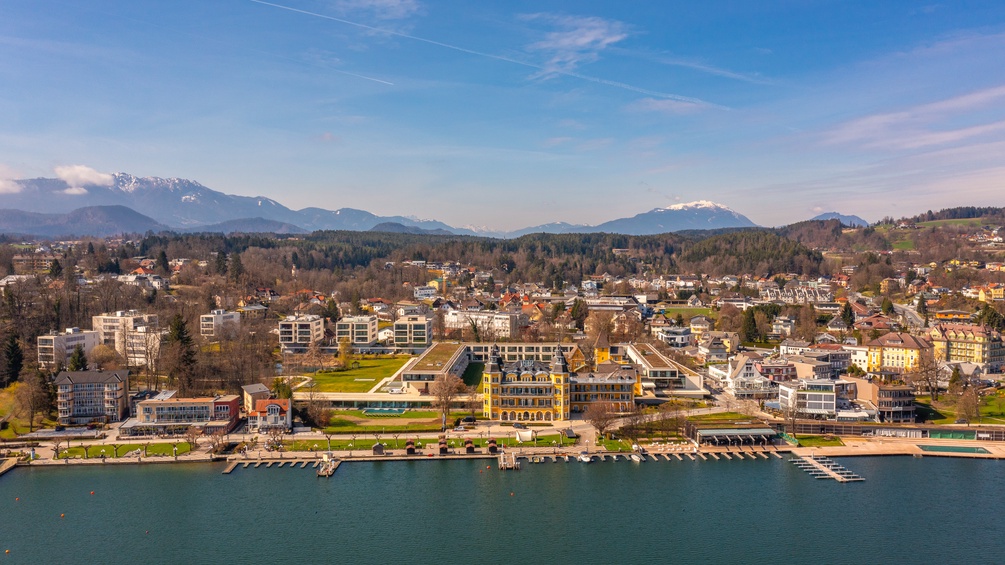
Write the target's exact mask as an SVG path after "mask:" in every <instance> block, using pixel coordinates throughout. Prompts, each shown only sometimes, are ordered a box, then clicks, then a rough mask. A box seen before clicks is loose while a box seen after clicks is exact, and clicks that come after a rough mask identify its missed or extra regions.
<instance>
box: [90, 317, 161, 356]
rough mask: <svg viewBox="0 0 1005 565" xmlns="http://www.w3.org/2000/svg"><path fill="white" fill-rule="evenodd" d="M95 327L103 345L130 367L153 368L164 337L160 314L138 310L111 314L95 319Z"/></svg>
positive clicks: (93, 324)
mask: <svg viewBox="0 0 1005 565" xmlns="http://www.w3.org/2000/svg"><path fill="white" fill-rule="evenodd" d="M91 327H92V329H93V330H94V331H96V332H98V336H99V338H100V339H99V341H100V342H101V343H103V344H105V345H111V346H113V347H115V351H117V352H118V354H119V355H121V356H122V358H123V359H125V361H126V364H127V365H129V366H130V367H143V366H146V365H151V369H153V368H154V367H153V365H154V360H155V359H156V358H157V354H158V352H159V351H160V344H161V334H160V332H159V331H158V330H157V315H156V314H141V313H139V312H138V311H136V310H127V311H118V312H108V313H105V314H100V315H98V316H92V317H91Z"/></svg>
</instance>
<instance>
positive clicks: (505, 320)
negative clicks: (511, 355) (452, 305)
mask: <svg viewBox="0 0 1005 565" xmlns="http://www.w3.org/2000/svg"><path fill="white" fill-rule="evenodd" d="M521 318H523V319H526V317H525V316H523V315H522V314H517V313H513V312H484V311H478V312H467V311H463V310H451V311H449V312H447V313H446V314H445V315H444V316H443V326H444V327H445V328H446V329H447V331H451V330H461V331H464V330H465V329H469V328H472V327H475V328H477V329H478V332H479V334H480V335H481V337H482V339H487V340H491V339H510V338H514V337H517V336H519V335H520V325H521V323H520V322H521Z"/></svg>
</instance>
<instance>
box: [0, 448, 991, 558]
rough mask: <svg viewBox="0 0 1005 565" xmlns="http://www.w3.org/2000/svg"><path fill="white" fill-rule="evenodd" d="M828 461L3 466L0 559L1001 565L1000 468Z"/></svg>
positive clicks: (966, 463)
mask: <svg viewBox="0 0 1005 565" xmlns="http://www.w3.org/2000/svg"><path fill="white" fill-rule="evenodd" d="M839 462H841V463H842V464H844V465H845V466H846V467H848V468H849V469H850V470H851V471H854V472H855V473H858V474H859V475H862V476H863V477H865V479H866V480H865V482H861V483H848V484H839V483H837V482H835V481H832V480H816V479H813V478H812V477H810V476H809V475H808V474H807V473H805V472H803V471H801V470H799V469H797V468H796V467H795V466H794V465H792V464H791V463H788V462H786V461H783V460H779V459H775V458H772V459H770V460H754V461H750V460H745V461H737V460H733V461H726V460H723V461H699V462H692V461H683V462H678V461H671V462H663V461H660V462H647V463H644V464H641V465H638V464H632V463H629V462H617V463H615V462H598V463H593V464H590V465H585V464H581V463H564V462H562V463H542V464H538V465H531V464H525V465H524V469H523V470H522V471H518V472H517V471H506V472H503V471H498V470H496V469H495V465H494V464H491V463H494V462H490V461H485V460H465V461H426V460H423V461H413V462H376V463H347V464H343V465H342V466H341V467H340V468H339V470H338V471H337V472H336V474H335V476H333V477H332V478H330V479H319V478H317V477H316V476H315V474H314V471H313V469H310V468H307V469H300V468H289V467H284V468H282V469H277V468H272V469H267V468H264V467H263V468H259V469H253V468H248V469H243V468H238V469H237V470H235V471H234V472H233V473H232V474H230V475H223V474H221V471H222V470H223V468H224V466H223V465H205V464H203V465H196V464H192V465H146V466H121V467H110V466H109V467H88V466H78V467H71V468H56V469H44V468H19V469H17V470H15V471H13V472H11V473H8V474H7V475H5V476H4V477H0V552H2V551H3V550H6V549H9V550H10V551H11V553H10V554H9V555H3V554H0V559H2V560H3V561H2V562H5V563H60V564H74V563H265V562H276V561H279V562H286V561H298V562H302V563H328V562H330V563H475V562H477V563H540V562H551V563H652V564H655V563H932V564H940V565H945V564H950V563H961V562H969V563H1005V539H1003V533H1002V532H1003V531H1005V528H1003V526H1005V518H1003V513H1002V512H1001V511H1000V507H1001V501H1002V500H1003V497H1005V462H998V461H990V460H970V459H950V458H935V457H926V458H920V459H919V458H911V457H876V458H846V459H840V460H839ZM490 464H491V468H489V469H486V465H490ZM91 491H94V495H91V494H90V492H91ZM511 493H512V494H511ZM15 498H20V500H19V501H16V500H15ZM60 514H64V515H65V517H63V518H60Z"/></svg>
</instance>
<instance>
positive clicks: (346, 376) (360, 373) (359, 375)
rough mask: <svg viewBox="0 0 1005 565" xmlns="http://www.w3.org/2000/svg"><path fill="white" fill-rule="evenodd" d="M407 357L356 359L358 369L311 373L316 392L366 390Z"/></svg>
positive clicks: (399, 366)
mask: <svg viewBox="0 0 1005 565" xmlns="http://www.w3.org/2000/svg"><path fill="white" fill-rule="evenodd" d="M408 359H409V358H408V357H387V358H379V359H374V358H365V359H357V362H358V363H359V368H358V369H349V370H348V371H340V372H333V373H315V374H313V375H311V377H312V378H313V379H314V382H315V383H317V391H318V392H367V391H369V390H370V389H371V388H373V387H374V386H376V385H377V383H379V382H380V381H381V380H383V379H385V378H387V377H390V376H391V375H393V374H394V373H395V372H396V371H397V370H398V369H400V368H401V367H403V366H404V365H405V363H407V362H408Z"/></svg>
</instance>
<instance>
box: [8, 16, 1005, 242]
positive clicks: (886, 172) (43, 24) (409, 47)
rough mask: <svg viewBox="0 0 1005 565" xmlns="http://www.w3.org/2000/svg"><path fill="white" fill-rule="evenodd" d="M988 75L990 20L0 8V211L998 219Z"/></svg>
mask: <svg viewBox="0 0 1005 565" xmlns="http://www.w3.org/2000/svg"><path fill="white" fill-rule="evenodd" d="M1003 61H1005V4H1002V3H1001V2H968V3H962V2H945V3H933V4H923V3H914V2H892V1H890V2H875V1H871V2H748V1H742V2H716V3H705V2H701V3H699V2H669V1H668V2H663V1H659V2H657V1H653V2H588V1H579V2H494V3H489V2H448V1H437V2H430V1H423V0H277V1H276V2H268V3H267V2H264V1H255V0H220V1H212V2H205V1H190V0H174V1H172V2H160V1H144V0H130V1H119V2H113V1H104V0H88V1H87V2H77V1H67V2H54V1H48V0H0V192H3V191H4V190H8V189H9V188H10V186H11V185H10V183H9V182H6V181H5V180H4V179H11V178H27V177H37V176H47V177H53V176H56V173H55V172H54V171H55V170H56V169H57V168H60V167H66V166H68V165H82V166H86V167H90V168H93V169H95V170H96V171H100V172H104V173H107V172H117V171H123V172H129V173H132V174H136V175H139V176H162V177H183V178H190V179H194V180H197V181H199V182H201V183H203V184H205V185H206V186H209V187H210V188H213V189H216V190H220V191H223V192H227V193H233V194H244V195H250V196H253V195H264V196H268V197H271V198H274V199H276V200H278V201H280V202H282V203H283V204H286V205H287V206H289V207H291V208H302V207H306V206H320V207H324V208H329V209H335V208H340V207H353V208H361V209H365V210H368V211H371V212H374V213H377V214H382V215H391V214H401V215H414V216H417V217H420V218H434V219H439V220H442V221H445V222H447V223H449V224H451V225H456V226H462V225H476V226H487V227H490V228H493V229H513V228H520V227H525V226H529V225H536V224H540V223H545V222H551V221H567V222H572V223H589V224H596V223H600V222H603V221H606V220H609V219H614V218H617V217H623V216H630V215H634V214H637V213H639V212H644V211H647V210H650V209H652V208H657V207H663V206H667V205H670V204H674V203H677V202H687V201H691V200H698V199H705V200H714V201H716V202H720V203H722V204H725V205H727V206H730V207H731V208H733V209H735V210H737V211H739V212H741V213H743V214H745V215H747V216H748V217H750V218H751V219H752V220H753V221H754V222H756V223H759V224H761V225H779V224H784V223H790V222H793V221H797V220H801V219H806V218H809V217H811V216H813V215H815V214H816V213H819V212H821V211H830V210H837V211H840V212H843V213H849V214H858V215H861V216H863V217H865V218H866V219H868V220H871V221H875V220H877V219H879V218H880V217H883V216H886V215H891V216H901V215H906V214H913V213H916V212H920V211H924V210H927V209H939V208H942V207H948V206H956V205H963V204H968V205H969V204H972V205H998V206H1003V205H1005V197H1003V194H1005V63H1003ZM78 170H79V169H78Z"/></svg>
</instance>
